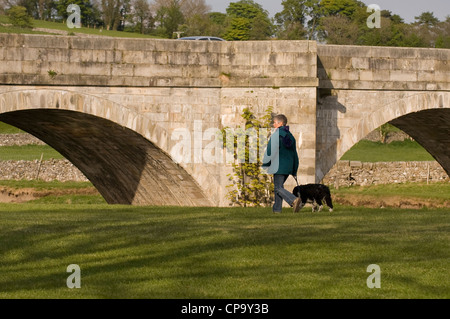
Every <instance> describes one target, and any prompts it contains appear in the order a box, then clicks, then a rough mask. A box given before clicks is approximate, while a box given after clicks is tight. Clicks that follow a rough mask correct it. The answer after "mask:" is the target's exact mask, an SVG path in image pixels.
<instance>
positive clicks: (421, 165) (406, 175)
mask: <svg viewBox="0 0 450 319" xmlns="http://www.w3.org/2000/svg"><path fill="white" fill-rule="evenodd" d="M442 181H450V178H449V176H448V175H447V173H446V172H445V171H444V169H443V168H442V167H441V166H440V165H439V164H438V163H437V162H378V163H363V162H358V161H339V162H338V163H337V164H336V165H335V166H334V167H333V168H332V169H331V171H330V172H329V173H328V174H327V175H326V176H325V177H324V179H323V183H324V184H326V185H333V186H334V187H336V188H338V187H345V186H350V185H361V186H366V185H376V184H395V183H406V182H430V183H432V182H442Z"/></svg>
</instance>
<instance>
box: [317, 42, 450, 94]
mask: <svg viewBox="0 0 450 319" xmlns="http://www.w3.org/2000/svg"><path fill="white" fill-rule="evenodd" d="M317 51H318V76H319V81H320V85H319V87H320V88H323V89H351V90H408V91H439V90H449V89H450V82H449V79H450V50H446V49H427V48H394V47H366V46H339V45H319V46H318V49H317Z"/></svg>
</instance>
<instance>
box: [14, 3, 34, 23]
mask: <svg viewBox="0 0 450 319" xmlns="http://www.w3.org/2000/svg"><path fill="white" fill-rule="evenodd" d="M8 19H9V22H10V23H11V24H12V25H13V26H15V27H19V28H32V27H33V21H32V18H31V16H30V15H29V14H28V12H27V9H26V8H25V7H22V6H13V7H11V8H10V9H9V10H8Z"/></svg>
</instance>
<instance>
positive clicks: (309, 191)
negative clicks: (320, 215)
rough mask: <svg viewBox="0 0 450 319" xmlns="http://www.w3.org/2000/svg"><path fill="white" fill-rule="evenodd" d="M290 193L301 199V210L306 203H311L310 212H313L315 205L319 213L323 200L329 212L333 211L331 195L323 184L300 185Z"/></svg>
mask: <svg viewBox="0 0 450 319" xmlns="http://www.w3.org/2000/svg"><path fill="white" fill-rule="evenodd" d="M292 193H293V194H294V195H295V196H297V197H300V198H301V199H302V203H301V208H303V206H305V204H306V203H312V204H313V208H312V211H313V212H315V211H316V209H317V205H319V208H318V211H319V212H320V211H321V210H322V208H323V203H322V201H323V200H325V202H326V203H327V206H328V207H329V210H330V212H332V211H333V203H332V201H331V193H330V189H329V188H328V186H325V185H323V184H307V185H300V186H296V187H295V188H294V190H293V191H292ZM316 204H317V205H316Z"/></svg>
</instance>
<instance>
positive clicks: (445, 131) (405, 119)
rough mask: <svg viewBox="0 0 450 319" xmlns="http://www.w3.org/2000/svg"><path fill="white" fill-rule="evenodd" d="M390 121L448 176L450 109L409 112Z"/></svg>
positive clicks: (449, 167) (449, 170)
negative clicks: (416, 143) (409, 137)
mask: <svg viewBox="0 0 450 319" xmlns="http://www.w3.org/2000/svg"><path fill="white" fill-rule="evenodd" d="M390 123H391V124H392V125H394V126H396V127H398V128H399V129H401V130H402V131H404V132H405V133H406V134H408V135H409V136H411V137H412V138H414V139H415V140H416V141H417V142H418V143H419V144H420V145H422V147H423V148H425V149H426V150H427V151H428V152H429V153H430V154H431V155H432V156H433V157H434V158H435V159H436V161H437V162H438V163H439V164H440V165H441V166H442V168H443V169H444V170H445V171H446V172H447V174H448V175H449V176H450V109H444V108H439V109H430V110H424V111H420V112H415V113H409V114H406V115H404V116H401V117H399V118H396V119H394V120H392V121H390Z"/></svg>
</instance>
